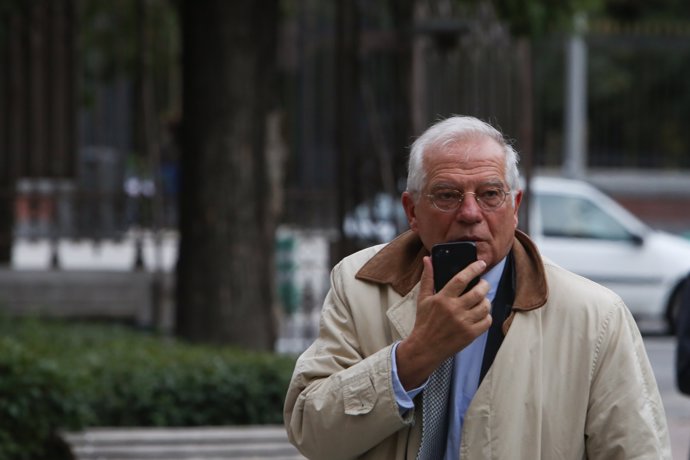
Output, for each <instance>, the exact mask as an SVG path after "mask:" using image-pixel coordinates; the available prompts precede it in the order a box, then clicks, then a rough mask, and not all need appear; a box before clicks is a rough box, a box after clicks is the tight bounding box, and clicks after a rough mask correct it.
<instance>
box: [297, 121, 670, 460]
mask: <svg viewBox="0 0 690 460" xmlns="http://www.w3.org/2000/svg"><path fill="white" fill-rule="evenodd" d="M519 183H520V182H519V174H518V169H517V154H516V152H515V151H514V150H513V148H512V147H511V146H510V145H509V144H508V143H507V142H506V140H505V139H504V137H503V135H502V134H501V133H500V132H498V131H497V130H496V129H494V128H493V127H491V126H490V125H488V124H486V123H484V122H482V121H480V120H477V119H475V118H472V117H452V118H449V119H446V120H444V121H441V122H439V123H437V124H436V125H434V126H432V127H431V128H429V129H428V130H427V131H426V132H425V133H423V134H422V135H421V136H420V137H419V139H417V141H416V142H415V143H414V144H413V146H412V149H411V152H410V161H409V175H408V181H407V190H406V191H405V192H404V193H403V195H402V205H403V207H404V208H405V213H406V215H407V218H408V221H409V224H410V231H408V232H406V233H403V234H402V235H400V236H399V237H398V238H396V239H395V240H393V241H392V242H391V243H389V244H387V245H379V246H376V247H372V248H368V249H365V250H363V251H360V252H358V253H356V254H353V255H352V256H349V257H347V258H345V259H344V260H343V261H341V262H340V263H339V264H338V265H336V267H335V268H334V269H333V272H332V276H331V283H332V284H331V289H330V291H329V293H328V296H327V298H326V300H325V303H324V307H323V311H322V319H321V328H320V333H319V337H318V338H317V339H316V341H315V342H314V344H313V345H312V346H311V347H310V348H309V349H308V350H307V351H305V352H304V354H303V355H302V356H301V357H300V358H299V360H298V361H297V365H296V367H295V372H294V375H293V378H292V382H291V385H290V388H289V390H288V394H287V398H286V401H285V424H286V427H287V430H288V435H289V438H290V441H291V442H292V443H293V444H295V445H296V446H297V447H298V448H299V450H300V451H301V452H302V453H304V455H306V456H307V457H308V458H312V459H341V458H342V459H346V458H365V459H425V460H427V459H428V460H439V459H458V458H462V459H463V460H465V459H511V460H512V459H525V460H534V459H539V458H544V459H585V458H587V459H606V460H611V459H627V458H640V459H643V458H644V459H655V460H656V459H670V458H671V454H670V447H669V439H668V432H667V427H666V419H665V414H664V410H663V406H662V403H661V398H660V396H659V392H658V389H657V385H656V382H655V380H654V375H653V373H652V369H651V367H650V365H649V361H648V359H647V356H646V353H645V349H644V346H643V343H642V340H641V337H640V334H639V331H638V329H637V327H636V325H635V323H634V321H633V319H632V317H631V315H630V313H629V312H628V310H627V308H626V307H625V305H624V304H623V302H622V301H621V299H620V298H619V297H618V296H616V295H615V294H614V293H612V292H610V291H609V290H607V289H605V288H603V287H601V286H599V285H597V284H595V283H593V282H591V281H589V280H586V279H583V278H581V277H579V276H576V275H574V274H572V273H570V272H568V271H566V270H564V269H562V268H560V267H558V266H556V265H555V264H553V263H551V262H549V261H548V260H543V259H542V258H541V256H540V255H539V252H538V250H537V248H536V247H535V245H534V244H533V243H532V242H531V241H530V239H529V238H528V237H527V236H526V235H525V234H523V233H521V232H520V231H519V230H517V223H518V208H519V205H520V201H521V199H522V191H521V190H520V188H519ZM451 241H471V242H473V243H474V244H475V245H476V250H477V259H478V260H477V261H476V262H474V263H472V264H470V265H469V266H468V267H467V268H466V269H464V270H462V271H460V272H459V273H458V274H457V275H455V277H454V278H452V279H451V280H450V281H449V282H448V283H447V284H446V285H445V287H443V288H442V289H440V290H439V291H438V292H434V288H433V285H434V283H433V267H432V264H431V260H430V258H429V252H430V250H431V248H432V247H433V246H434V245H435V244H437V243H444V242H451ZM476 276H481V281H480V282H479V283H478V284H476V285H475V286H474V287H473V288H472V289H469V290H468V291H467V292H465V287H466V286H468V284H469V283H470V281H471V280H472V279H473V278H475V277H476Z"/></svg>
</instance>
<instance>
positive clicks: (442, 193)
mask: <svg viewBox="0 0 690 460" xmlns="http://www.w3.org/2000/svg"><path fill="white" fill-rule="evenodd" d="M431 200H432V201H433V202H434V205H436V207H437V208H438V209H440V210H442V211H452V210H453V209H455V208H457V207H458V204H460V200H462V193H460V192H459V191H457V190H438V191H436V192H434V193H432V194H431Z"/></svg>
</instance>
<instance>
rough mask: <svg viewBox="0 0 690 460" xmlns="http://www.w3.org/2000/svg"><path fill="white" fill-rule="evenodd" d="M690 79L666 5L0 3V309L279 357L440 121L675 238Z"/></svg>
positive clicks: (686, 188) (309, 321)
mask: <svg viewBox="0 0 690 460" xmlns="http://www.w3.org/2000/svg"><path fill="white" fill-rule="evenodd" d="M689 74H690V4H689V3H687V2H685V1H682V0H665V1H662V0H656V1H649V0H646V1H645V0H567V1H561V2H550V1H539V0H494V1H489V0H474V1H470V0H465V1H463V0H398V1H396V0H380V1H378V0H377V1H354V0H332V1H324V0H262V1H255V2H242V1H222V0H206V1H196V2H191V1H184V0H178V1H175V0H117V1H105V0H0V265H1V268H0V310H2V311H4V312H6V313H8V314H10V315H17V314H18V315H20V316H27V315H28V316H32V317H34V316H39V317H46V318H54V317H58V318H71V319H79V320H83V319H89V320H93V319H97V320H100V321H103V320H105V321H114V322H117V323H118V324H125V325H128V326H135V328H138V329H141V330H145V331H150V332H153V333H155V334H159V335H161V336H163V337H173V336H174V337H178V338H180V339H182V340H185V341H189V342H192V343H210V344H216V345H228V344H230V345H235V346H239V347H242V348H243V349H251V350H263V351H269V352H279V353H281V354H294V353H298V352H300V351H302V350H304V348H306V346H308V344H309V343H310V342H311V340H313V337H314V336H315V334H316V332H317V329H318V315H319V309H320V305H321V302H322V300H323V298H324V296H325V293H326V290H327V289H328V284H329V271H330V269H331V267H332V266H333V265H334V264H335V263H336V262H337V261H338V260H339V259H340V258H342V257H343V256H345V255H347V254H349V253H351V252H353V251H355V250H357V249H359V248H362V247H365V246H368V245H371V244H375V243H380V242H385V241H388V240H390V239H392V238H393V237H394V236H395V235H396V234H398V233H400V232H402V231H404V230H405V229H406V222H405V221H404V216H402V215H401V214H400V212H399V209H398V208H399V204H398V196H399V195H400V193H401V192H402V191H403V190H404V187H405V177H406V160H407V153H408V150H407V147H408V146H409V145H410V144H411V142H412V141H413V139H414V138H415V136H417V135H418V134H420V133H421V132H422V131H423V130H424V129H425V128H426V127H428V126H429V125H430V124H431V123H433V122H434V121H436V120H438V119H440V118H443V117H447V116H449V115H452V114H465V115H473V116H476V117H479V118H482V119H484V120H486V121H488V122H490V123H492V124H494V125H495V126H497V127H499V128H500V129H501V130H502V131H503V132H504V133H506V135H507V136H508V137H509V138H511V139H513V140H514V145H515V147H516V149H517V151H518V152H519V153H520V155H521V160H522V161H521V170H522V173H523V175H524V176H525V178H526V179H527V181H528V182H527V183H529V180H530V179H531V178H532V177H536V176H543V175H546V176H557V177H561V176H562V177H567V178H572V179H577V180H582V181H586V182H589V183H591V184H593V185H595V186H596V187H598V188H599V189H601V190H603V191H604V192H605V193H606V194H608V195H609V196H611V197H613V198H614V199H615V200H616V202H618V203H619V204H622V205H623V206H624V207H625V208H627V209H628V210H629V211H631V212H632V213H633V214H635V215H636V216H637V217H638V218H640V219H641V220H643V221H644V222H645V223H646V224H648V225H649V226H650V227H651V228H654V229H659V230H664V231H666V232H669V233H672V234H675V235H677V236H679V237H681V238H685V239H687V238H688V237H690V154H688V152H690V130H688V129H687V120H688V119H690V79H689V78H688V75H689ZM526 212H528V211H527V210H526ZM530 222H531V220H530V219H529V218H528V217H527V216H526V217H525V218H523V219H522V222H521V225H522V226H523V228H524V229H525V230H526V231H528V232H529V231H530V228H529V223H530Z"/></svg>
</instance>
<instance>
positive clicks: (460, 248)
mask: <svg viewBox="0 0 690 460" xmlns="http://www.w3.org/2000/svg"><path fill="white" fill-rule="evenodd" d="M475 260H477V246H475V244H474V243H472V242H470V241H454V242H451V243H440V244H436V245H434V246H433V247H432V248H431V263H432V265H433V267H434V290H435V291H436V292H438V291H440V290H441V289H443V286H445V285H446V283H447V282H448V281H450V279H451V278H452V277H454V276H455V275H457V274H458V272H460V271H462V270H463V269H464V268H465V267H467V266H468V265H469V264H471V263H472V262H474V261H475ZM478 282H479V277H476V278H474V279H473V280H472V281H470V284H468V285H467V288H466V289H465V291H463V294H464V293H465V292H467V291H469V290H470V289H472V288H473V287H474V286H475V285H476V284H477V283H478Z"/></svg>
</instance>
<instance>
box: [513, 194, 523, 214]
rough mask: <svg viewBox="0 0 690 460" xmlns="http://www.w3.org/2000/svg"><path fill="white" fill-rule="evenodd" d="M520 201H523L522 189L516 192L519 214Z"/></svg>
mask: <svg viewBox="0 0 690 460" xmlns="http://www.w3.org/2000/svg"><path fill="white" fill-rule="evenodd" d="M520 203H522V190H518V191H517V193H515V214H517V212H518V209H520Z"/></svg>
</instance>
